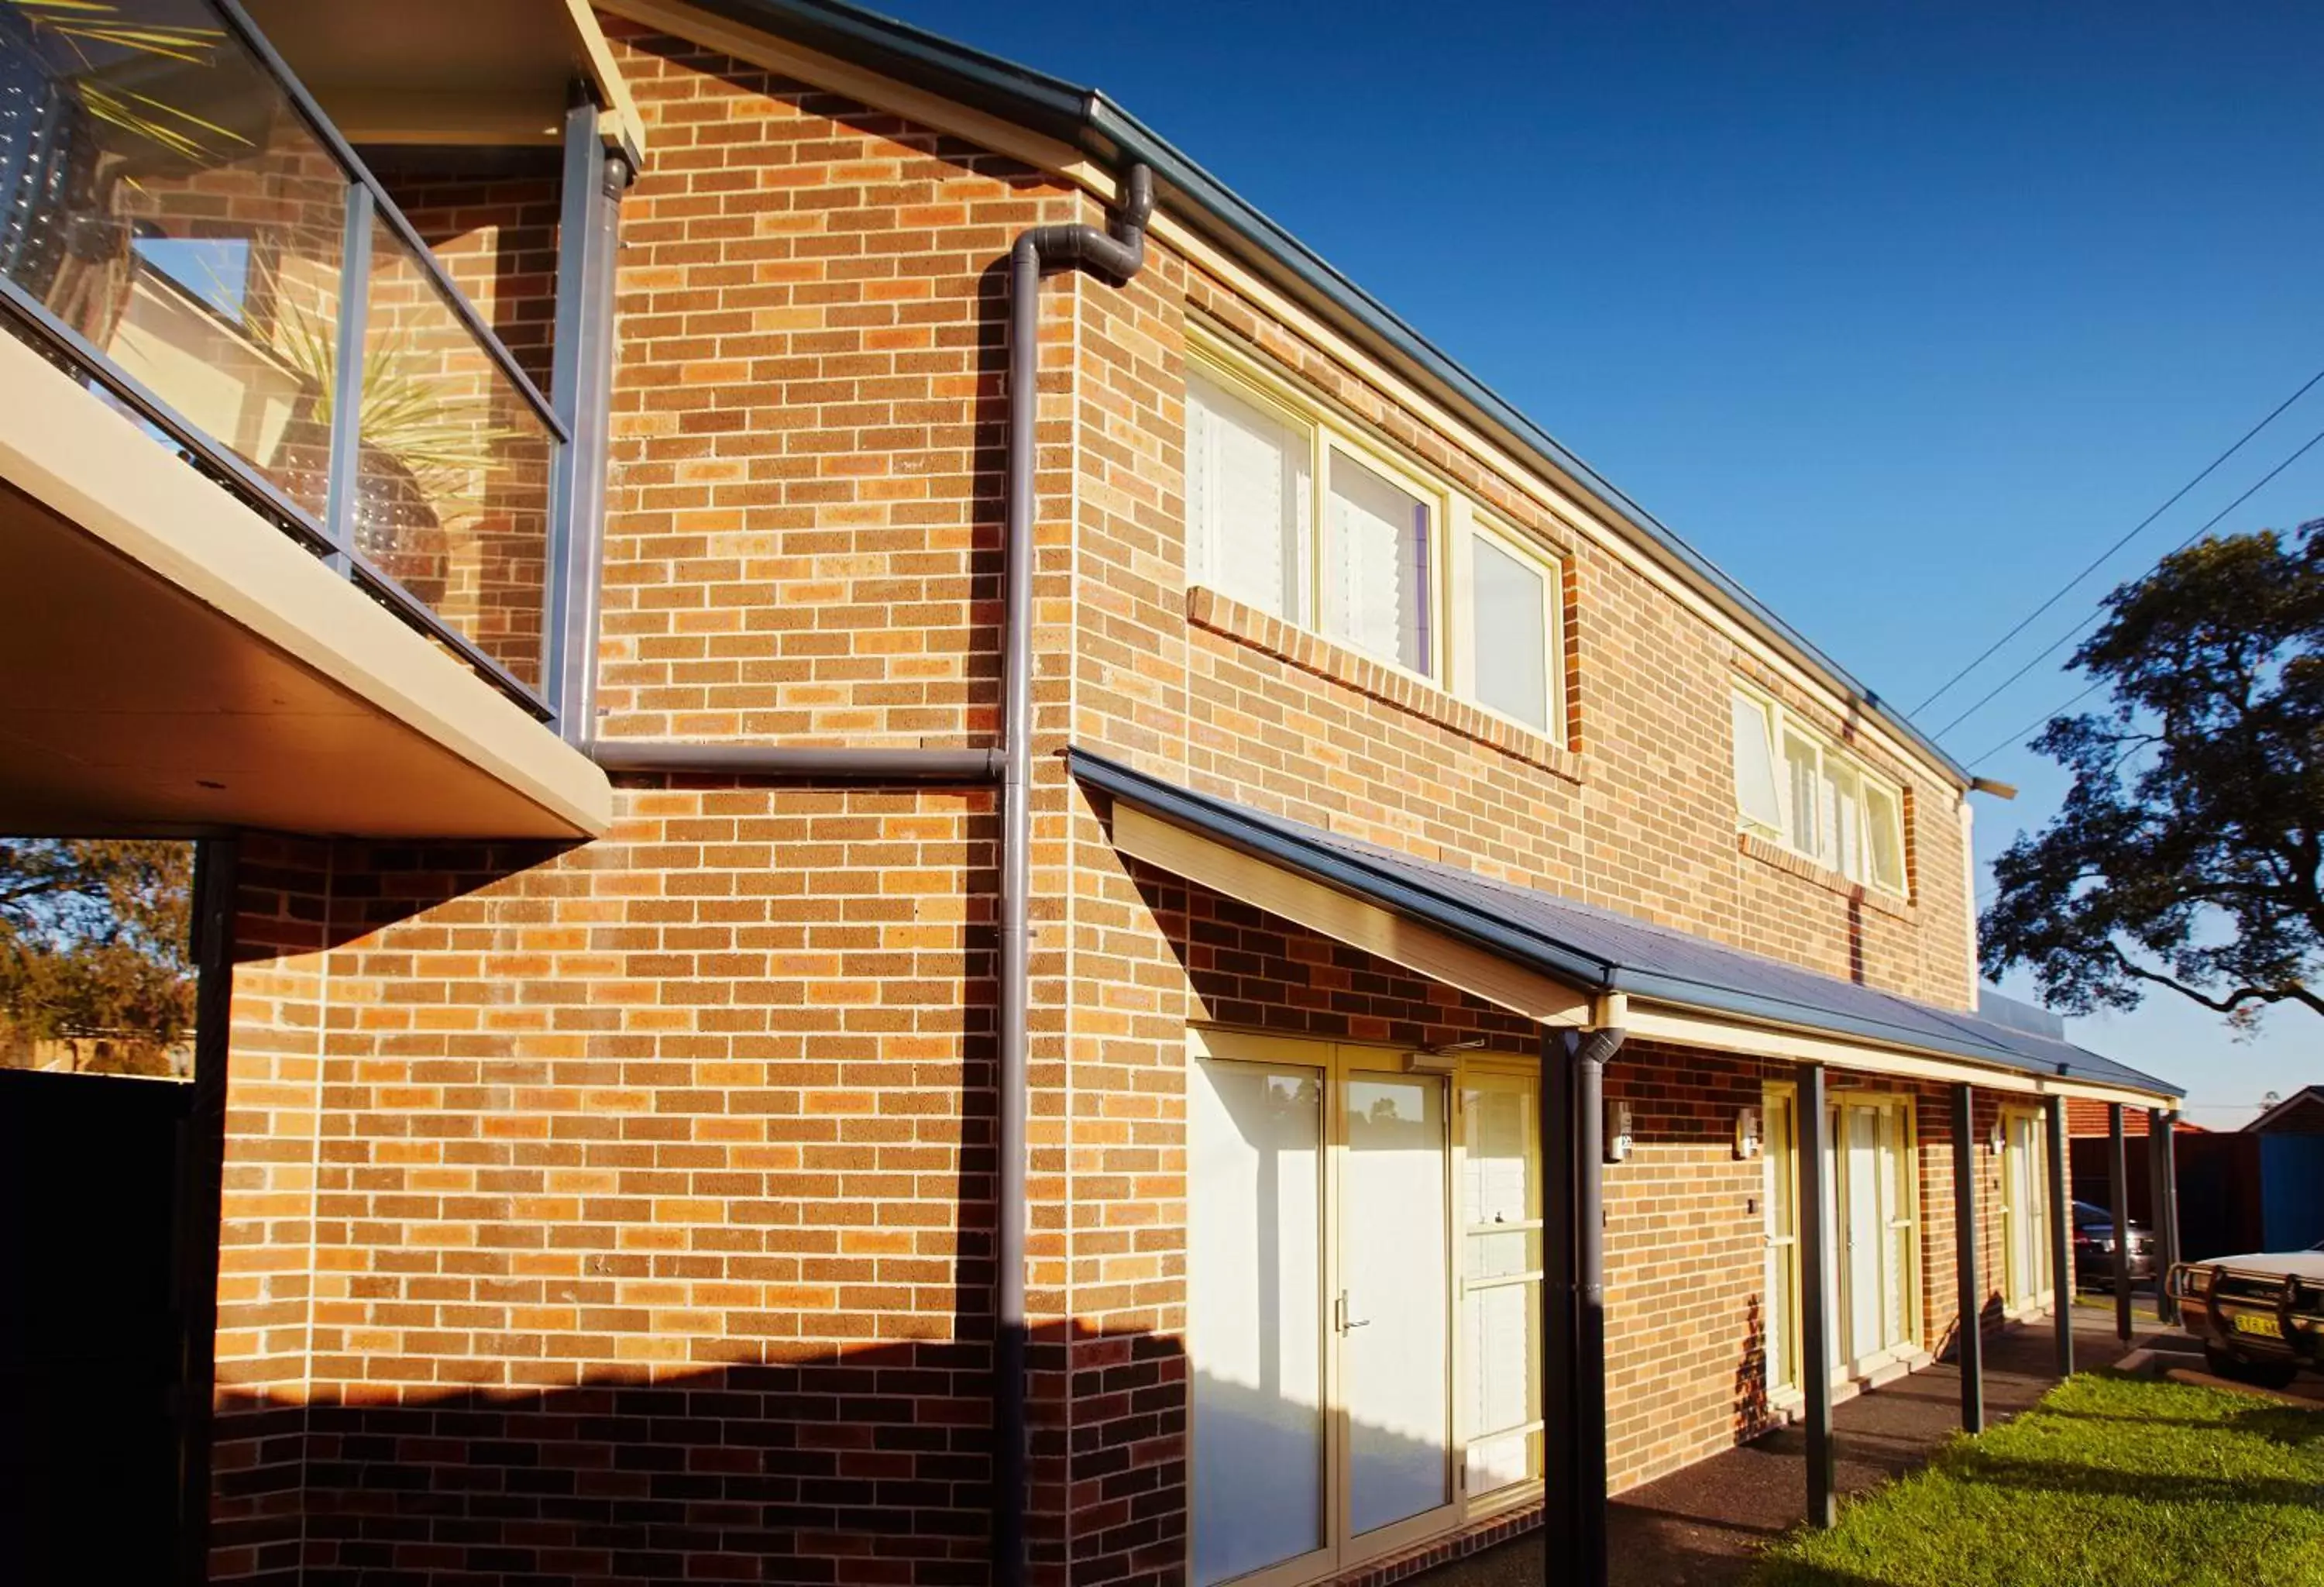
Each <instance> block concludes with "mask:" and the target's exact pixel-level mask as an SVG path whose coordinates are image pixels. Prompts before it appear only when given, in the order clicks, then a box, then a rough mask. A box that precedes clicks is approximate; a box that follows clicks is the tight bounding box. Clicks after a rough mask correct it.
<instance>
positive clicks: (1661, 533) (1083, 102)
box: [686, 0, 1971, 788]
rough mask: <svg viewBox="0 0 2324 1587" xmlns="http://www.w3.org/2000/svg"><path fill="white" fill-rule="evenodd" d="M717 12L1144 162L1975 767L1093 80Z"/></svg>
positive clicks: (1181, 196) (1744, 613) (762, 3)
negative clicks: (1077, 80)
mask: <svg viewBox="0 0 2324 1587" xmlns="http://www.w3.org/2000/svg"><path fill="white" fill-rule="evenodd" d="M686 3H687V4H689V5H696V6H697V7H699V8H700V9H702V10H704V11H705V12H708V13H710V14H714V15H716V16H721V17H724V18H725V19H727V20H728V21H731V22H735V23H741V24H742V25H743V26H746V27H756V28H760V29H762V30H765V31H767V32H774V33H777V34H779V35H780V36H781V37H784V38H787V39H789V40H792V41H794V42H798V43H801V44H804V45H807V47H809V48H811V49H815V50H818V51H822V52H823V53H825V54H827V55H834V56H837V57H839V58H841V59H843V60H852V61H855V62H857V63H860V64H862V65H863V66H865V67H867V68H869V69H872V70H875V71H878V72H880V73H881V75H883V76H886V77H891V78H896V79H897V80H898V81H899V82H903V83H907V84H909V85H910V86H912V87H914V88H923V89H926V90H927V91H928V92H930V93H934V94H937V95H940V96H942V97H945V98H947V99H951V100H954V101H955V102H957V103H960V104H964V105H967V106H972V107H973V108H976V109H980V110H983V111H986V112H988V113H990V114H992V115H1000V116H1001V117H1003V118H1004V119H1007V120H1009V121H1012V122H1014V123H1016V124H1017V125H1020V126H1023V127H1025V128H1027V129H1028V130H1030V131H1033V132H1037V133H1040V134H1044V135H1046V136H1047V137H1050V138H1054V139H1056V141H1058V142H1060V143H1070V144H1072V145H1073V146H1074V147H1075V148H1078V149H1080V150H1082V151H1084V152H1086V153H1088V154H1090V155H1091V156H1092V157H1093V160H1095V161H1097V162H1098V163H1100V164H1102V165H1103V166H1106V167H1107V168H1109V169H1112V170H1120V169H1122V168H1123V167H1125V166H1127V165H1130V164H1140V165H1145V166H1148V167H1149V168H1150V169H1151V170H1152V171H1153V172H1154V178H1155V180H1156V182H1157V189H1159V193H1160V196H1161V197H1162V198H1164V199H1165V200H1166V201H1167V204H1168V208H1171V209H1172V210H1174V211H1176V212H1179V213H1181V214H1183V215H1184V216H1185V217H1186V218H1187V219H1188V220H1189V221H1190V222H1192V223H1193V224H1194V225H1196V226H1199V227H1200V228H1201V229H1203V231H1205V232H1207V233H1209V234H1211V235H1214V236H1216V237H1218V238H1219V239H1220V240H1222V242H1224V243H1226V244H1227V245H1230V246H1231V247H1236V248H1237V249H1238V251H1240V252H1245V253H1253V252H1255V253H1256V254H1259V255H1260V256H1261V257H1262V259H1263V260H1264V261H1265V262H1266V263H1267V264H1268V266H1270V267H1271V268H1272V270H1273V271H1274V272H1275V273H1277V274H1278V275H1279V276H1280V277H1281V278H1282V279H1283V280H1284V281H1286V283H1287V284H1289V285H1290V286H1292V287H1293V288H1294V289H1295V290H1296V291H1300V292H1302V293H1303V294H1304V295H1305V296H1307V297H1308V298H1310V299H1312V300H1318V301H1320V302H1321V303H1322V304H1323V306H1324V307H1325V308H1326V309H1328V310H1329V311H1330V312H1331V313H1333V314H1334V315H1336V316H1337V317H1339V318H1342V319H1343V320H1346V321H1348V322H1351V323H1352V324H1353V325H1354V326H1356V327H1357V328H1359V329H1360V330H1361V331H1362V332H1364V333H1365V334H1367V335H1368V336H1369V337H1372V338H1374V339H1376V340H1378V341H1379V342H1380V343H1382V344H1384V345H1385V346H1387V348H1388V351H1389V352H1390V353H1392V354H1393V355H1395V356H1397V357H1398V358H1400V359H1402V360H1403V361H1404V362H1405V363H1406V364H1409V365H1411V366H1412V367H1414V368H1415V369H1416V370H1417V371H1418V372H1419V373H1420V374H1421V375H1422V376H1423V377H1424V378H1425V380H1426V381H1427V382H1428V383H1430V384H1432V385H1434V387H1435V388H1436V389H1437V390H1438V391H1439V392H1441V393H1442V394H1443V395H1444V396H1445V397H1447V398H1449V399H1451V400H1452V402H1453V403H1454V404H1455V405H1456V406H1459V407H1462V408H1464V409H1466V410H1468V411H1470V412H1471V413H1473V414H1474V415H1476V416H1477V417H1478V418H1480V419H1481V420H1484V422H1485V424H1486V425H1487V426H1488V427H1489V428H1490V429H1495V430H1498V431H1499V432H1500V433H1501V434H1503V435H1505V436H1507V437H1508V438H1509V439H1510V440H1512V441H1514V442H1515V443H1516V444H1517V449H1518V450H1520V451H1524V452H1529V453H1531V454H1533V455H1534V456H1535V457H1538V458H1539V459H1540V460H1541V461H1542V462H1544V463H1545V464H1546V465H1547V466H1549V468H1550V469H1551V470H1553V471H1554V473H1555V474H1557V475H1561V476H1563V478H1565V479H1567V480H1570V481H1571V482H1572V484H1574V485H1575V486H1576V487H1577V488H1578V489H1580V490H1581V491H1582V493H1583V494H1587V495H1589V496H1591V498H1593V499H1594V500H1595V501H1596V502H1597V503H1599V504H1600V506H1601V507H1603V508H1604V509H1605V510H1606V512H1608V514H1609V516H1611V517H1612V518H1614V519H1615V520H1616V521H1618V522H1619V523H1621V524H1622V525H1624V526H1626V527H1627V528H1628V529H1629V530H1630V531H1632V532H1633V533H1634V534H1635V535H1636V536H1637V539H1638V540H1639V541H1640V542H1641V543H1642V544H1643V545H1644V546H1645V547H1646V549H1648V550H1649V551H1651V552H1652V553H1654V554H1655V555H1656V556H1657V557H1658V558H1660V559H1661V560H1662V561H1663V562H1664V563H1665V566H1666V567H1668V568H1669V570H1670V571H1672V572H1673V573H1674V574H1676V575H1677V576H1678V577H1681V578H1683V579H1684V580H1685V581H1686V582H1688V583H1689V584H1691V585H1692V586H1694V587H1696V588H1697V589H1698V590H1700V591H1701V592H1702V593H1703V594H1704V595H1708V596H1709V597H1710V598H1711V600H1713V601H1714V602H1716V603H1717V604H1720V605H1721V606H1722V607H1724V608H1725V609H1726V610H1727V611H1728V613H1729V614H1730V615H1732V616H1734V617H1736V618H1737V619H1738V620H1739V621H1741V622H1742V623H1744V625H1745V626H1746V627H1748V628H1751V629H1754V630H1756V631H1757V632H1759V633H1760V635H1761V636H1762V637H1763V638H1765V639H1766V640H1768V641H1771V642H1772V643H1774V644H1775V647H1776V648H1777V649H1778V650H1784V651H1788V652H1789V653H1790V655H1791V656H1792V658H1793V659H1794V660H1796V661H1797V662H1799V663H1801V664H1802V665H1803V666H1805V667H1806V668H1807V669H1809V670H1810V671H1812V672H1816V673H1819V674H1821V676H1822V677H1824V678H1826V679H1828V680H1829V681H1830V682H1831V684H1833V685H1834V686H1836V687H1838V688H1839V690H1840V693H1841V694H1843V695H1844V696H1845V697H1847V701H1848V703H1849V706H1852V707H1855V708H1858V709H1860V710H1862V711H1863V712H1864V713H1865V714H1866V715H1869V716H1872V717H1874V718H1877V720H1878V721H1879V722H1880V723H1881V724H1883V725H1884V726H1886V728H1888V729H1890V730H1891V731H1893V732H1894V733H1895V734H1896V735H1897V736H1898V737H1899V738H1901V739H1903V740H1904V741H1905V742H1906V743H1909V744H1911V745H1913V746H1914V748H1916V749H1917V750H1919V751H1920V752H1922V753H1923V755H1925V756H1927V757H1928V758H1929V760H1930V761H1932V763H1934V764H1935V765H1937V766H1938V767H1940V768H1941V769H1942V770H1944V771H1945V772H1946V773H1947V774H1948V775H1949V776H1950V777H1951V779H1952V780H1954V781H1955V782H1956V783H1958V784H1960V786H1961V787H1963V788H1967V787H1968V786H1969V782H1970V776H1971V774H1970V772H1969V769H1968V768H1967V767H1966V766H1963V765H1962V764H1961V763H1960V761H1956V760H1955V759H1954V758H1953V757H1952V756H1951V755H1950V754H1948V753H1947V752H1945V751H1944V750H1943V749H1942V748H1941V747H1940V746H1939V745H1938V743H1937V742H1936V741H1935V740H1934V739H1932V738H1931V737H1929V736H1928V735H1927V734H1924V733H1923V732H1922V731H1921V730H1920V729H1919V728H1917V727H1915V726H1914V724H1912V722H1911V721H1909V720H1908V719H1907V718H1906V717H1905V716H1904V714H1903V713H1902V712H1901V711H1897V710H1894V709H1892V708H1891V707H1890V706H1889V705H1888V703H1887V702H1886V701H1885V700H1883V699H1882V698H1881V697H1879V696H1878V695H1877V694H1876V693H1874V692H1873V691H1872V690H1871V689H1869V688H1867V687H1865V685H1864V684H1863V683H1861V682H1859V681H1858V679H1857V678H1855V677H1854V676H1853V675H1852V674H1850V673H1849V671H1848V669H1846V668H1844V667H1842V666H1840V663H1838V662H1837V661H1835V660H1832V659H1831V657H1830V656H1829V655H1826V654H1825V653H1824V652H1823V651H1822V650H1820V649H1818V648H1817V647H1816V645H1815V644H1814V643H1813V642H1812V641H1810V640H1809V639H1808V638H1807V637H1806V636H1805V635H1804V634H1803V633H1801V632H1799V631H1798V630H1797V629H1795V628H1794V627H1793V626H1792V625H1791V624H1790V623H1786V622H1785V621H1784V619H1783V618H1781V617H1779V616H1777V615H1776V614H1775V613H1774V612H1773V611H1772V610H1770V609H1769V608H1768V607H1767V606H1766V604H1763V603H1762V602H1761V601H1760V600H1759V598H1758V597H1757V596H1756V595H1753V594H1751V592H1750V591H1749V590H1748V589H1746V588H1744V587H1743V586H1742V585H1741V584H1740V583H1739V582H1738V581H1737V580H1736V579H1735V577H1733V576H1732V575H1730V574H1729V573H1728V572H1727V571H1726V570H1725V569H1724V568H1722V567H1720V566H1719V565H1718V564H1717V563H1715V562H1713V561H1711V559H1710V558H1708V557H1705V556H1704V555H1703V554H1702V553H1701V552H1700V551H1698V550H1696V549H1694V547H1692V545H1689V544H1688V543H1687V542H1686V540H1683V538H1681V537H1680V536H1679V535H1678V533H1677V532H1676V531H1674V530H1672V529H1671V528H1670V527H1669V526H1668V525H1666V524H1665V523H1663V522H1662V521H1660V520H1659V519H1657V518H1655V515H1654V514H1653V513H1651V512H1647V511H1646V509H1645V508H1644V507H1642V506H1640V505H1639V504H1638V503H1637V502H1636V501H1634V500H1632V499H1631V498H1630V497H1629V496H1628V494H1625V493H1624V492H1623V491H1622V490H1621V489H1620V488H1619V487H1618V486H1616V485H1615V484H1613V483H1612V482H1611V481H1609V480H1608V479H1607V478H1606V477H1605V476H1604V475H1601V474H1600V473H1599V472H1598V471H1597V470H1596V469H1595V468H1592V467H1591V466H1590V465H1589V464H1588V463H1586V462H1584V461H1582V458H1580V457H1576V456H1575V455H1574V454H1573V453H1572V452H1571V451H1568V450H1567V449H1566V448H1565V447H1563V446H1562V445H1561V444H1559V442H1558V441H1557V439H1556V438H1554V436H1552V435H1550V433H1549V432H1548V431H1547V430H1545V429H1542V428H1541V426H1540V425H1538V424H1536V423H1535V422H1534V421H1533V420H1530V419H1528V418H1526V416H1525V414H1524V413H1522V412H1520V411H1518V410H1517V408H1516V407H1514V406H1513V405H1512V404H1511V403H1510V402H1509V401H1508V400H1507V399H1506V398H1503V397H1501V396H1500V395H1499V394H1498V393H1497V392H1494V391H1493V390H1492V389H1491V388H1490V387H1489V386H1487V385H1486V384H1485V383H1483V382H1482V381H1480V380H1479V379H1478V378H1477V377H1476V376H1475V375H1473V374H1470V373H1469V371H1468V370H1466V369H1464V368H1462V366H1461V365H1460V364H1458V363H1456V362H1455V361H1454V360H1453V359H1452V357H1451V356H1450V355H1447V354H1446V353H1444V352H1443V350H1442V349H1440V348H1438V347H1437V346H1434V344H1432V343H1431V342H1430V341H1429V340H1428V339H1427V337H1424V336H1422V335H1421V334H1420V332H1419V331H1417V330H1416V329H1415V328H1413V327H1412V326H1411V325H1410V324H1408V323H1406V321H1405V320H1404V319H1403V318H1401V317H1400V316H1398V315H1397V313H1396V312H1395V311H1394V310H1393V309H1389V308H1388V306H1387V305H1386V304H1384V303H1382V302H1380V301H1379V300H1378V299H1377V298H1374V297H1373V296H1372V295H1371V294H1370V293H1369V292H1367V291H1364V289H1363V288H1361V287H1360V286H1358V285H1357V284H1356V283H1355V282H1354V281H1351V280H1350V279H1349V278H1348V277H1347V276H1345V275H1343V274H1342V273H1341V272H1339V271H1337V270H1335V269H1333V267H1332V266H1331V265H1330V264H1329V263H1326V262H1325V261H1324V260H1323V258H1322V257H1321V256H1320V255H1319V254H1316V253H1314V250H1312V249H1310V248H1309V247H1308V246H1307V245H1305V244H1304V243H1302V242H1301V241H1300V240H1299V239H1298V238H1297V237H1296V236H1294V235H1292V234H1291V233H1290V232H1289V231H1288V230H1286V228H1285V227H1284V226H1281V225H1279V224H1278V223H1277V222H1276V221H1275V220H1273V219H1272V218H1270V217H1268V215H1267V214H1266V213H1265V212H1263V211H1261V210H1260V209H1259V208H1257V207H1256V206H1255V205H1253V204H1251V203H1250V201H1249V200H1248V199H1246V198H1243V197H1242V196H1241V195H1240V194H1239V193H1237V192H1235V190H1234V189H1231V188H1230V187H1228V186H1227V185H1226V184H1225V183H1224V182H1222V181H1221V180H1219V179H1218V178H1216V177H1215V176H1213V175H1212V174H1211V173H1210V172H1209V171H1206V170H1204V169H1203V167H1202V166H1201V165H1200V164H1198V163H1196V161H1194V159H1192V158H1191V157H1190V156H1188V155H1187V154H1186V153H1185V152H1184V151H1182V150H1180V149H1179V148H1177V147H1176V145H1175V144H1173V143H1171V142H1170V141H1169V140H1168V139H1167V138H1165V137H1163V136H1162V135H1161V134H1159V133H1157V132H1156V131H1154V129H1152V128H1151V127H1149V126H1148V125H1146V124H1145V123H1144V122H1142V121H1140V120H1139V119H1138V117H1136V116H1135V115H1131V114H1130V112H1129V111H1128V110H1126V109H1124V108H1123V107H1122V106H1120V105H1118V104H1116V103H1114V101H1113V100H1111V99H1110V98H1108V97H1106V96H1105V95H1104V94H1103V93H1102V92H1100V91H1099V90H1097V89H1095V88H1086V87H1084V86H1083V85H1080V84H1077V83H1072V82H1068V81H1066V80H1065V78H1057V77H1052V76H1050V75H1049V74H1047V73H1046V72H1042V71H1037V70H1035V69H1032V68H1030V67H1027V66H1022V65H1019V64H1018V63H1017V62H1015V61H1012V60H1006V59H1004V58H1003V57H1001V56H998V55H993V54H990V53H987V52H986V51H982V50H977V49H974V48H972V47H970V46H968V45H965V44H962V43H959V42H955V41H954V40H951V39H946V38H944V37H943V36H941V35H939V34H936V33H932V32H927V31H926V30H925V29H921V28H916V27H913V26H911V25H910V24H908V23H901V22H897V21H895V20H893V19H892V18H890V17H885V16H881V15H879V14H876V13H873V12H870V11H865V10H862V9H861V8H859V7H857V6H853V5H844V4H842V3H840V0H686Z"/></svg>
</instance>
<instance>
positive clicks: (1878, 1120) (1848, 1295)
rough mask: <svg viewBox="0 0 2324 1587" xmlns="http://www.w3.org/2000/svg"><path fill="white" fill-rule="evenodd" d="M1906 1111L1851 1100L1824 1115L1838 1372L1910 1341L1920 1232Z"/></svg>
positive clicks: (1896, 1105)
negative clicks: (1828, 1146) (1836, 1302)
mask: <svg viewBox="0 0 2324 1587" xmlns="http://www.w3.org/2000/svg"><path fill="white" fill-rule="evenodd" d="M1906 1106H1907V1104H1906V1103H1904V1102H1903V1101H1901V1100H1898V1099H1895V1098H1875V1099H1866V1100H1861V1101H1859V1100H1856V1099H1853V1098H1850V1099H1846V1100H1842V1101H1840V1102H1836V1103H1832V1104H1831V1109H1830V1117H1829V1124H1830V1128H1831V1140H1832V1153H1831V1156H1832V1165H1831V1166H1832V1173H1831V1179H1832V1192H1831V1208H1832V1214H1833V1231H1834V1239H1835V1241H1836V1243H1837V1245H1838V1247H1839V1260H1838V1262H1836V1263H1835V1264H1834V1266H1835V1268H1836V1269H1837V1272H1836V1276H1837V1278H1838V1280H1839V1310H1838V1313H1837V1317H1838V1326H1837V1327H1835V1328H1834V1329H1833V1330H1832V1332H1833V1334H1834V1339H1833V1361H1832V1365H1833V1367H1834V1368H1835V1369H1837V1370H1843V1371H1845V1370H1850V1369H1859V1368H1861V1367H1863V1366H1864V1365H1866V1364H1867V1363H1868V1362H1870V1361H1874V1360H1875V1359H1876V1358H1877V1357H1880V1356H1882V1355H1885V1354H1888V1353H1891V1352H1896V1351H1899V1350H1902V1349H1904V1348H1906V1347H1908V1346H1910V1345H1912V1344H1913V1343H1914V1342H1915V1329H1914V1306H1913V1294H1914V1290H1913V1274H1914V1258H1915V1255H1916V1250H1915V1248H1916V1246H1917V1243H1918V1227H1919V1226H1918V1222H1917V1220H1916V1218H1915V1216H1914V1194H1913V1178H1912V1164H1913V1137H1912V1125H1911V1121H1910V1120H1909V1118H1908V1117H1907V1115H1906V1113H1905V1111H1904V1110H1905V1107H1906Z"/></svg>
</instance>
